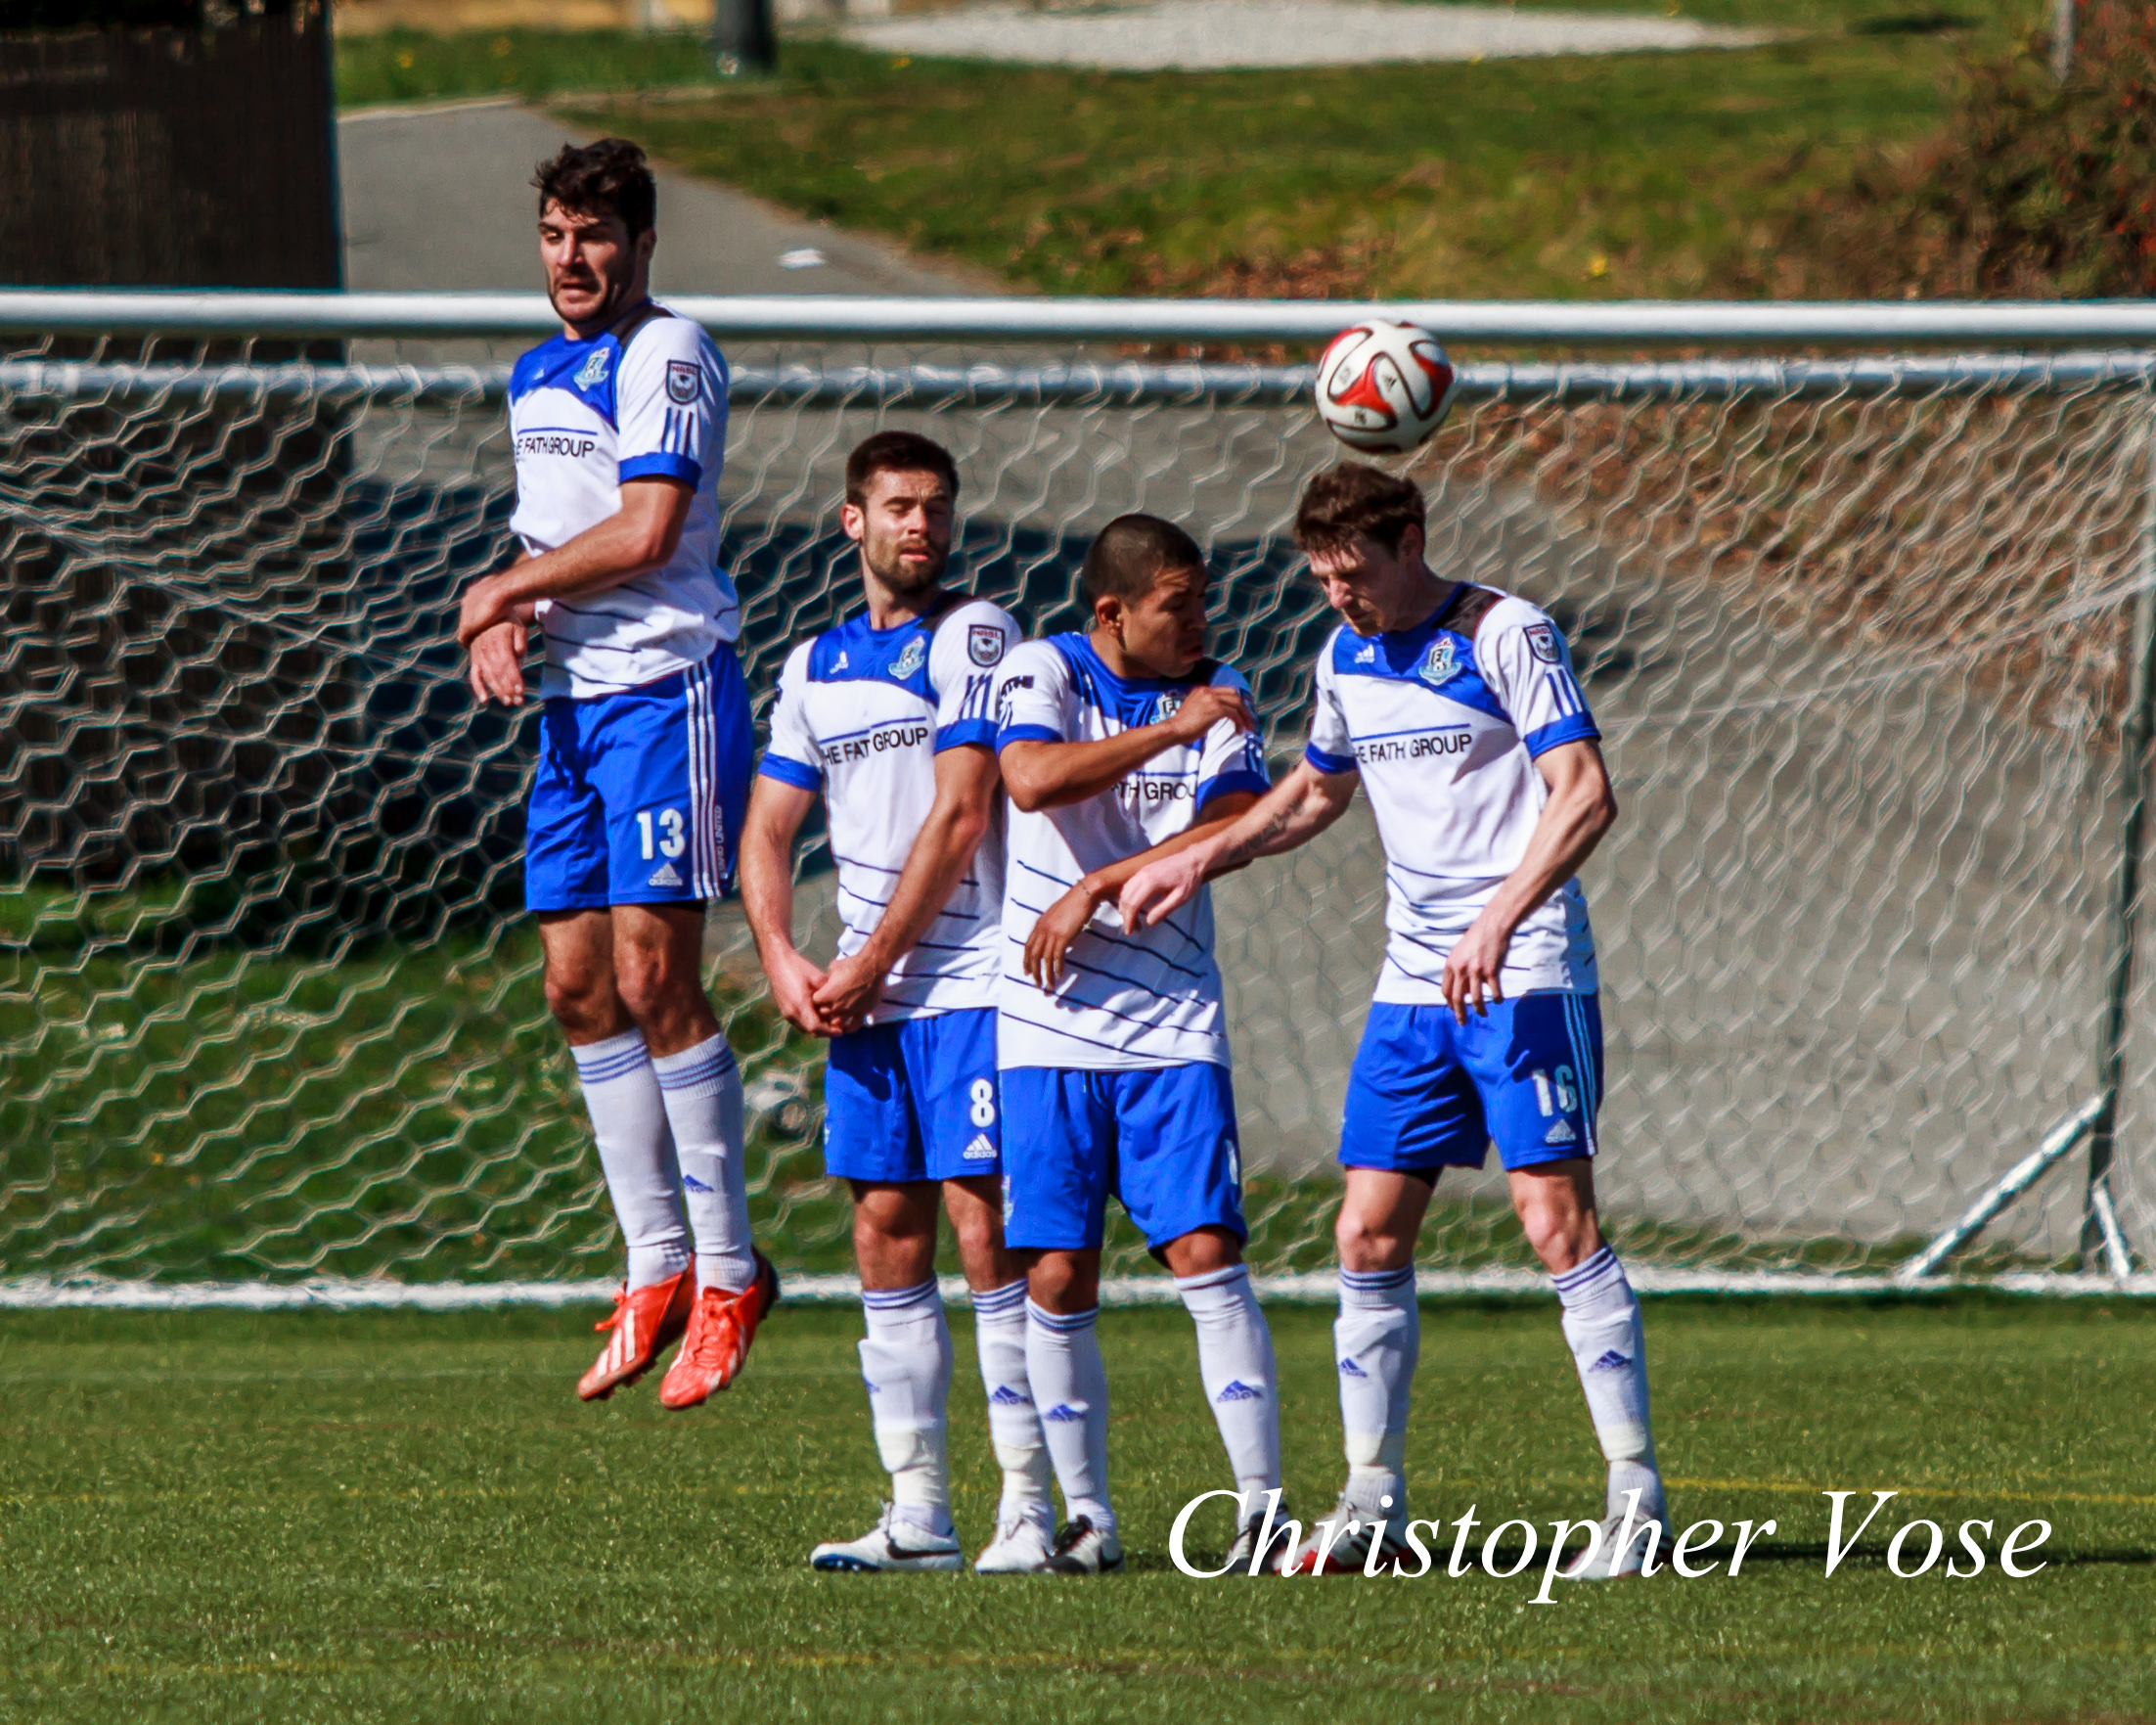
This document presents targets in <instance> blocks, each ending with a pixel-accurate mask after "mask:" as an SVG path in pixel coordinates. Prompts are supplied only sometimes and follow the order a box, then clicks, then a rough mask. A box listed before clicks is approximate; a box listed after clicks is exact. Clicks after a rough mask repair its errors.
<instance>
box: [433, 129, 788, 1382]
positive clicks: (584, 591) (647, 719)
mask: <svg viewBox="0 0 2156 1725" xmlns="http://www.w3.org/2000/svg"><path fill="white" fill-rule="evenodd" d="M533 183H534V184H535V185H536V186H537V187H538V190H539V250H540V255H541V258H542V260H543V261H544V263H545V265H546V271H547V293H548V295H549V297H550V298H551V299H552V300H553V302H554V308H555V310H556V312H557V313H558V314H559V315H560V316H561V324H562V330H561V335H559V336H557V337H555V338H554V339H553V340H549V341H546V342H543V343H542V344H541V345H539V346H538V347H535V348H533V349H532V350H531V351H530V352H529V353H527V354H525V355H524V356H523V358H522V359H520V360H518V361H517V366H516V369H515V370H514V371H513V372H512V374H511V377H510V389H509V395H510V405H509V412H510V433H511V442H512V444H513V446H514V449H515V452H516V459H517V511H516V513H515V515H513V516H512V517H511V518H510V529H511V531H512V532H513V533H515V534H516V536H517V540H518V542H519V550H518V553H517V558H516V560H515V561H514V562H513V563H512V564H511V565H510V566H509V567H507V568H504V569H502V570H499V571H498V572H496V573H494V574H490V575H487V576H484V577H482V578H481V579H479V580H477V581H474V582H473V583H472V585H471V586H470V587H469V588H467V589H466V591H465V596H464V604H463V612H462V615H461V616H460V618H459V620H458V629H457V633H458V639H459V640H460V641H462V642H463V643H464V645H465V647H466V649H467V650H468V651H469V652H470V654H471V656H472V665H471V681H472V691H473V693H474V694H476V695H477V696H478V698H479V699H480V701H481V702H486V701H499V702H502V703H503V704H505V705H509V706H516V705H517V704H520V703H521V702H522V700H523V698H524V671H523V658H524V639H525V633H526V630H527V629H528V628H529V627H530V626H531V625H533V624H535V623H536V624H537V625H538V626H539V627H540V628H541V629H542V630H543V631H544V634H545V637H546V667H545V670H544V671H543V672H542V674H541V678H540V693H541V694H542V695H543V696H544V697H545V701H546V706H545V710H544V712H543V714H542V716H541V720H540V724H539V727H538V730H539V771H538V776H537V778H536V780H535V781H534V783H533V785H532V790H531V807H530V811H529V815H528V820H527V825H526V832H525V840H524V899H525V903H526V904H527V905H529V906H530V908H531V909H532V910H533V911H534V912H535V913H537V915H538V918H539V938H540V944H541V946H542V947H543V949H544V951H545V954H546V987H547V1004H548V1005H549V1006H550V1007H551V1008H552V1009H553V1011H554V1016H555V1018H556V1019H557V1021H559V1022H560V1023H561V1028H562V1030H563V1031H564V1032H565V1033H566V1034H567V1036H568V1040H569V1049H570V1052H571V1053H572V1054H573V1055H574V1056H575V1059H576V1075H577V1078H578V1081H579V1082H580V1083H581V1084H582V1086H583V1090H584V1101H585V1105H586V1107H587V1108H589V1110H590V1111H591V1117H592V1128H593V1134H594V1136H595V1137H596V1138H597V1139H598V1141H599V1158H600V1162H601V1165H602V1166H603V1167H604V1168H605V1170H606V1189H607V1192H608V1194H609V1195H610V1196H611V1197H612V1199H613V1204H614V1213H615V1215H616V1216H617V1217H618V1218H619V1220H620V1223H621V1232H622V1235H623V1238H624V1240H625V1241H626V1243H627V1246H628V1257H629V1264H628V1276H627V1278H626V1281H625V1282H624V1284H623V1287H622V1290H621V1293H620V1295H619V1297H618V1298H617V1299H616V1300H615V1303H614V1310H613V1314H612V1316H611V1317H609V1318H608V1319H607V1320H606V1322H605V1323H603V1324H601V1325H600V1329H601V1330H603V1331H605V1332H607V1341H606V1347H605V1349H604V1350H603V1351H602V1352H601V1354H600V1356H599V1359H598V1360H597V1361H596V1362H595V1363H594V1364H593V1366H592V1368H591V1370H590V1371H588V1372H586V1373H585V1374H584V1377H583V1379H582V1381H581V1382H580V1383H579V1384H578V1385H577V1393H578V1394H580V1395H581V1396H583V1397H584V1398H585V1399H586V1400H587V1401H589V1400H596V1399H598V1398H601V1397H604V1396H607V1395H611V1394H612V1393H613V1392H614V1390H616V1389H617V1388H619V1387H621V1386H622V1385H625V1384H628V1383H629V1382H631V1381H632V1380H633V1379H635V1378H637V1377H639V1376H641V1375H642V1374H643V1373H644V1372H646V1371H648V1370H650V1369H651V1366H652V1365H653V1364H654V1363H655V1362H656V1361H657V1359H658V1356H659V1355H660V1353H661V1352H662V1351H663V1350H664V1349H665V1348H666V1347H667V1345H668V1344H669V1343H671V1342H672V1341H673V1340H674V1339H676V1338H681V1339H682V1347H681V1352H680V1353H679V1354H678V1355H677V1356H676V1357H675V1360H674V1363H673V1366H672V1368H671V1369H670V1370H669V1371H668V1372H667V1374H666V1379H665V1382H664V1384H663V1385H661V1386H660V1390H659V1398H660V1400H661V1401H662V1402H664V1404H665V1405H666V1406H667V1407H669V1408H676V1409H679V1408H688V1407H693V1406H695V1405H696V1403H698V1402H700V1401H702V1400H703V1399H704V1398H705V1397H706V1396H708V1395H709V1394H710V1393H711V1392H712V1391H713V1390H715V1389H723V1388H725V1387H726V1385H727V1384H728V1383H729V1382H730V1381H731V1380H732V1378H733V1376H734V1374H735V1373H736V1372H738V1371H740V1370H741V1364H742V1361H743V1360H744V1359H745V1358H746V1357H747V1353H748V1346H749V1342H750V1340H751V1339H753V1338H754V1336H755V1334H756V1326H757V1324H758V1322H759V1321H760V1320H761V1319H762V1317H763V1315H764V1313H765V1312H766V1311H768V1310H769V1309H770V1307H771V1303H772V1301H773V1300H774V1299H776V1298H777V1297H778V1278H777V1277H776V1276H775V1275H774V1274H773V1273H772V1269H771V1265H770V1264H769V1263H768V1262H766V1261H765V1260H764V1258H763V1256H762V1254H761V1253H759V1252H757V1251H756V1250H755V1248H753V1247H752V1246H751V1245H750V1244H749V1237H748V1200H747V1194H746V1188H745V1185H744V1183H743V1179H742V1169H741V1074H740V1073H739V1071H738V1070H737V1069H736V1067H735V1065H734V1056H733V1054H732V1052H731V1051H730V1050H729V1049H728V1047H727V1044H726V1038H725V1036H724V1035H723V1034H722V1033H721V1031H720V1029H719V1021H718V1018H717V1016H716V1015H715V1014H714V1013H713V1012H712V1010H711V1003H710V1001H709V1000H708V999H707V998H706V997H705V995H704V992H703V984H702V976H701V958H702V947H703V919H704V901H705V900H706V899H712V898H717V897H718V896H720V894H721V893H723V892H724V891H726V890H727V887H728V885H729V882H730V880H731V878H732V875H733V869H734V845H735V840H736V837H737V836H738V834H739V833H740V830H741V814H742V808H743V805H744V804H745V803H746V801H747V793H748V761H749V718H748V701H747V697H746V694H745V692H744V691H743V689H742V686H741V667H740V666H739V665H738V664H737V663H736V662H735V658H734V647H733V642H734V640H735V637H736V636H737V635H739V634H740V632H741V607H740V605H739V604H737V603H736V600H735V596H734V584H733V582H732V581H731V580H729V579H728V577H727V574H726V571H725V569H723V568H722V567H720V565H719V495H718V493H719V466H720V463H721V461H722V460H723V459H724V457H725V453H726V390H727V375H726V361H725V360H724V359H722V358H721V357H720V355H719V350H718V349H717V348H716V347H715V346H713V345H712V343H711V338H710V337H708V336H706V335H705V334H704V333H703V331H702V330H700V329H698V328H697V327H696V325H695V324H694V323H691V322H690V321H689V320H688V319H686V318H678V317H675V316H673V315H671V314H670V313H669V312H667V311H666V310H665V309H664V307H662V306H659V305H656V304H654V303H653V302H652V300H651V295H650V294H649V293H648V292H647V291H646V284H647V282H648V281H649V278H650V274H651V250H652V247H653V245H654V243H655V240H656V230H655V227H654V221H655V217H656V193H655V190H654V187H653V184H652V180H651V170H650V169H649V168H648V167H647V166H646V165H645V162H644V153H643V152H642V151H641V150H639V149H638V148H637V147H636V146H635V145H634V144H630V143H626V142H624V141H623V140H621V139H619V138H603V139H601V140H600V141H599V142H598V143H596V144H590V145H586V146H584V147H582V148H577V147H575V146H572V145H564V146H563V147H562V149H561V154H560V155H559V156H556V157H555V158H554V159H552V160H550V161H546V162H543V163H541V164H540V167H539V171H538V174H537V176H536V177H535V179H534V182H533Z"/></svg>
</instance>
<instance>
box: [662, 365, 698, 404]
mask: <svg viewBox="0 0 2156 1725" xmlns="http://www.w3.org/2000/svg"><path fill="white" fill-rule="evenodd" d="M702 393H703V374H702V372H701V371H700V370H698V369H697V367H696V363H695V362H694V361H693V360H687V359H669V360H668V361H667V362H666V399H667V400H669V401H671V402H673V403H675V404H676V405H677V406H680V407H687V406H688V405H689V404H690V403H691V402H692V401H694V400H696V397H697V396H698V395H700V394H702Z"/></svg>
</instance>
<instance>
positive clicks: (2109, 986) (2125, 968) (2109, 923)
mask: <svg viewBox="0 0 2156 1725" xmlns="http://www.w3.org/2000/svg"><path fill="white" fill-rule="evenodd" d="M2142 438H2143V447H2144V449H2145V451H2146V455H2147V459H2148V462H2149V470H2150V471H2149V473H2148V475H2147V477H2145V478H2144V481H2143V482H2144V483H2145V484H2146V485H2147V487H2148V503H2147V507H2146V509H2145V510H2144V512H2143V514H2142V518H2141V560H2140V561H2141V590H2140V592H2139V594H2138V595H2137V596H2136V597H2135V598H2134V636H2133V641H2132V646H2131V651H2132V653H2133V656H2134V661H2133V670H2132V673H2131V675H2130V677H2129V680H2128V685H2127V698H2126V714H2125V719H2124V722H2123V723H2122V724H2121V726H2120V727H2119V804H2120V813H2119V871H2118V876H2117V879H2116V882H2115V883H2114V887H2113V891H2112V895H2111V911H2110V915H2109V916H2108V917H2107V918H2106V919H2105V936H2106V938H2105V948H2106V951H2105V983H2104V1002H2103V1035H2102V1040H2101V1041H2100V1042H2099V1043H2098V1044H2097V1054H2096V1083H2097V1092H2098V1096H2099V1098H2100V1100H2101V1102H2102V1112H2100V1113H2099V1114H2098V1115H2097V1117H2096V1124H2095V1127H2094V1129H2093V1130H2092V1131H2091V1132H2090V1133H2089V1185H2088V1191H2087V1194H2086V1198H2085V1201H2084V1207H2083V1213H2082V1225H2081V1251H2082V1261H2083V1263H2084V1264H2085V1265H2088V1264H2089V1263H2091V1262H2093V1261H2094V1260H2095V1258H2096V1257H2097V1256H2098V1255H2099V1254H2100V1255H2101V1256H2102V1257H2103V1258H2105V1259H2106V1260H2107V1262H2108V1264H2109V1267H2110V1269H2111V1272H2112V1273H2113V1274H2114V1275H2120V1276H2123V1275H2127V1274H2129V1273H2130V1271H2131V1269H2132V1262H2131V1259H2130V1258H2129V1256H2128V1253H2127V1248H2126V1241H2125V1237H2124V1236H2123V1234H2122V1233H2121V1231H2120V1228H2119V1223H2118V1218H2117V1215H2116V1213H2115V1212H2114V1210H2113V1208H2112V1203H2111V1158H2112V1146H2113V1142H2114V1137H2115V1132H2116V1128H2117V1125H2118V1119H2119V1091H2120V1086H2121V1082H2122V1080H2123V1078H2124V1074H2125V1067H2126V1033H2127V1022H2128V1014H2129V1010H2130V997H2131V995H2132V993H2133V990H2134V925H2135V923H2136V921H2137V920H2138V916H2139V911H2140V895H2141V843H2142V838H2143V831H2144V829H2145V827H2146V825H2147V816H2148V747H2149V738H2150V734H2151V731H2152V730H2156V415H2152V416H2150V417H2146V418H2144V420H2143V424H2142Z"/></svg>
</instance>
